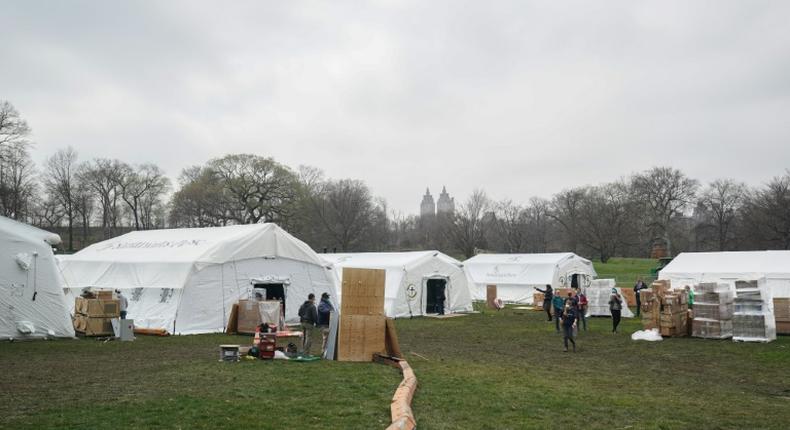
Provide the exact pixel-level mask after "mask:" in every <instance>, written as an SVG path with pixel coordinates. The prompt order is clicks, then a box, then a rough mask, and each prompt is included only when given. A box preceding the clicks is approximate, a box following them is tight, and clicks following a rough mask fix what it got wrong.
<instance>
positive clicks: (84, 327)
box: [74, 291, 121, 336]
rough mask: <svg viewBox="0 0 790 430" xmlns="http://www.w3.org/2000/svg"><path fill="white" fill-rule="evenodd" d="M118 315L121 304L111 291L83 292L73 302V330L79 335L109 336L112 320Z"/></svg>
mask: <svg viewBox="0 0 790 430" xmlns="http://www.w3.org/2000/svg"><path fill="white" fill-rule="evenodd" d="M120 315H121V304H120V302H119V301H118V299H114V298H113V294H112V291H96V292H85V293H84V294H83V296H82V297H77V298H76V299H75V302H74V331H76V332H77V334H78V335H81V336H110V335H112V334H114V332H113V329H112V320H113V319H116V318H119V317H120Z"/></svg>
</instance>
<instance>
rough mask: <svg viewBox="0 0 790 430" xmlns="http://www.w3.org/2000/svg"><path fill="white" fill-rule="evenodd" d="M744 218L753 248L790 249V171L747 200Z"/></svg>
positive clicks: (774, 179)
mask: <svg viewBox="0 0 790 430" xmlns="http://www.w3.org/2000/svg"><path fill="white" fill-rule="evenodd" d="M743 219H744V221H745V222H746V223H747V225H748V230H747V233H748V234H749V235H750V236H753V239H752V242H753V245H757V246H759V247H762V248H774V249H776V248H778V249H790V170H789V171H787V172H786V173H785V174H784V175H782V176H779V177H775V178H773V179H772V180H771V181H770V182H768V184H766V186H765V187H764V188H762V189H760V190H758V191H757V192H756V193H755V194H754V196H753V197H752V198H750V199H748V200H747V201H746V204H745V205H744V213H743Z"/></svg>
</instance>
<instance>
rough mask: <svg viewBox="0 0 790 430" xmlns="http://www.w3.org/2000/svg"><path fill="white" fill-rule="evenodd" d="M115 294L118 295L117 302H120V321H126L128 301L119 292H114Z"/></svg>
mask: <svg viewBox="0 0 790 430" xmlns="http://www.w3.org/2000/svg"><path fill="white" fill-rule="evenodd" d="M115 294H117V295H118V302H120V305H121V306H120V307H121V319H122V320H125V319H126V308H128V307H129V299H127V298H126V296H124V295H123V294H121V290H115Z"/></svg>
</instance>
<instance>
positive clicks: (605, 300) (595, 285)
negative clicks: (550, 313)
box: [563, 279, 634, 318]
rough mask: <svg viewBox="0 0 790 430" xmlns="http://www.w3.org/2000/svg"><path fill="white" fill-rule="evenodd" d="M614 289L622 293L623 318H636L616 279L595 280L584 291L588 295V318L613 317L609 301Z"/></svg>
mask: <svg viewBox="0 0 790 430" xmlns="http://www.w3.org/2000/svg"><path fill="white" fill-rule="evenodd" d="M612 288H614V289H615V290H616V291H617V292H618V293H620V297H621V299H622V300H623V309H622V317H623V318H633V317H634V313H633V312H632V311H631V309H629V308H628V306H627V303H626V300H625V296H623V294H622V290H621V289H620V288H617V284H616V282H615V280H614V279H594V280H592V281H591V282H590V286H589V287H587V288H585V289H584V293H585V294H586V295H587V303H588V305H587V316H588V317H598V316H602V317H604V316H605V317H610V316H612V313H611V312H610V311H609V299H611V297H612ZM563 297H565V296H563Z"/></svg>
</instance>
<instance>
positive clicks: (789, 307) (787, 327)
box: [774, 298, 790, 334]
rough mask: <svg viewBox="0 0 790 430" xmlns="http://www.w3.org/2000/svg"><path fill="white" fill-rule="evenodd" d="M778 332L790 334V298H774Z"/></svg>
mask: <svg viewBox="0 0 790 430" xmlns="http://www.w3.org/2000/svg"><path fill="white" fill-rule="evenodd" d="M774 318H775V319H776V334H790V299H789V298H774Z"/></svg>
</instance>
